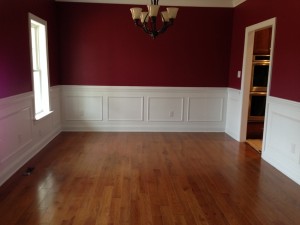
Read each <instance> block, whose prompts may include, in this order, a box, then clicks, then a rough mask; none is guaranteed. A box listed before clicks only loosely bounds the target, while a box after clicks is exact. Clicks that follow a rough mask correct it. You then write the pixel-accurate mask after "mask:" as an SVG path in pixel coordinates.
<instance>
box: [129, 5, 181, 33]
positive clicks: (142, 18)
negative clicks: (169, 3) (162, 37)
mask: <svg viewBox="0 0 300 225" xmlns="http://www.w3.org/2000/svg"><path fill="white" fill-rule="evenodd" d="M158 1H159V0H151V5H148V6H147V7H148V12H142V8H131V9H130V11H131V14H132V19H133V20H134V23H135V25H136V26H138V27H140V28H142V29H143V30H144V31H145V33H147V34H149V35H150V36H151V37H152V38H153V39H155V38H156V36H157V35H159V34H162V33H164V32H165V31H166V30H167V29H168V28H169V27H170V26H172V25H173V23H174V20H175V19H176V15H177V12H178V8H174V7H168V8H167V11H163V12H161V18H162V22H163V25H162V27H161V28H160V29H157V24H156V22H157V15H158V11H159V7H160V6H159V5H158Z"/></svg>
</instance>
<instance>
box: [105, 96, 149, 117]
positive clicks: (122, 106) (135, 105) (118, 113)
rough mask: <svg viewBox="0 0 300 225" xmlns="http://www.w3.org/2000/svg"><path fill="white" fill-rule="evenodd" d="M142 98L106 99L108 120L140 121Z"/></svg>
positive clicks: (142, 105) (142, 106) (142, 107)
mask: <svg viewBox="0 0 300 225" xmlns="http://www.w3.org/2000/svg"><path fill="white" fill-rule="evenodd" d="M143 109H144V98H143V97H108V120H111V121H114V120H117V121H142V120H143V115H144V112H143Z"/></svg>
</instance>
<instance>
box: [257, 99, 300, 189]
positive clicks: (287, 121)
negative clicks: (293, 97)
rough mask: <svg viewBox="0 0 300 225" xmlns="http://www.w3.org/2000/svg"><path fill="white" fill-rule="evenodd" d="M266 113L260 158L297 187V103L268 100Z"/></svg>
mask: <svg viewBox="0 0 300 225" xmlns="http://www.w3.org/2000/svg"><path fill="white" fill-rule="evenodd" d="M267 113H268V120H267V121H266V123H267V124H266V126H265V129H266V136H265V143H264V149H263V152H262V157H263V159H264V160H266V161H267V162H269V163H270V164H271V165H273V166H274V167H275V168H277V169H278V170H280V171H281V172H282V173H284V174H285V175H287V176H288V177H290V178H291V179H292V180H294V181H295V182H297V183H298V184H300V103H297V102H292V101H288V100H284V99H280V98H275V97H269V98H268V99H267Z"/></svg>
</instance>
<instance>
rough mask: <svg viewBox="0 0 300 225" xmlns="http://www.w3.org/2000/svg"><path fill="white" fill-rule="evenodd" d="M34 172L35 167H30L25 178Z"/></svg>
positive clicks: (25, 173) (24, 174)
mask: <svg viewBox="0 0 300 225" xmlns="http://www.w3.org/2000/svg"><path fill="white" fill-rule="evenodd" d="M33 170H34V167H28V168H27V169H26V171H25V172H24V173H23V176H30V175H31V174H32V172H33Z"/></svg>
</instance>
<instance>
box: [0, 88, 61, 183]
mask: <svg viewBox="0 0 300 225" xmlns="http://www.w3.org/2000/svg"><path fill="white" fill-rule="evenodd" d="M33 102H34V101H33V93H32V92H30V93H24V94H20V95H16V96H11V97H8V98H3V99H0V157H1V158H0V185H2V184H3V183H4V182H5V181H6V180H7V179H8V178H9V177H10V176H11V175H12V174H14V173H15V172H16V171H17V170H18V169H19V168H20V167H22V166H23V165H24V164H25V163H26V162H27V161H28V160H29V159H31V158H32V157H33V156H34V155H35V154H36V153H38V152H39V151H40V150H41V149H42V148H43V147H44V146H45V145H46V144H48V143H49V142H50V141H51V140H52V139H53V138H54V137H55V136H56V135H57V134H59V133H60V132H61V119H60V111H61V110H60V88H59V87H51V88H50V103H51V110H52V111H53V113H51V114H50V115H48V116H47V117H45V118H43V119H41V120H39V121H35V120H34V116H33ZM33 166H34V165H33Z"/></svg>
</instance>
